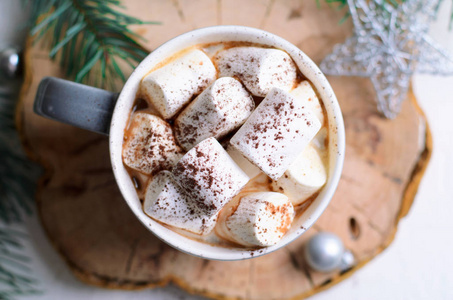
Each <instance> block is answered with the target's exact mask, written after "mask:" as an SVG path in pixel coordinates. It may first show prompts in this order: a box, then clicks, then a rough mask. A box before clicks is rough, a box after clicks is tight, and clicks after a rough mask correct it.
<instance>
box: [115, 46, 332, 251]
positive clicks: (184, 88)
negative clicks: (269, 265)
mask: <svg viewBox="0 0 453 300" xmlns="http://www.w3.org/2000/svg"><path fill="white" fill-rule="evenodd" d="M319 99H320V98H319V97H318V96H317V93H316V91H315V90H314V88H313V87H312V85H311V83H310V82H309V81H307V80H306V79H305V77H304V75H303V74H302V73H301V72H300V71H299V69H298V68H297V67H296V65H295V63H294V62H293V60H292V58H291V57H290V56H289V55H288V54H287V53H286V52H285V51H282V50H279V49H274V48H269V47H264V46H261V45H257V44H250V43H240V42H228V43H215V44H201V45H197V46H196V47H191V48H189V49H184V50H182V51H180V52H179V53H177V54H176V55H174V56H172V57H169V58H168V59H166V60H165V61H163V62H162V63H161V64H159V65H158V66H156V67H155V68H154V69H152V70H150V71H149V73H148V74H147V75H146V76H145V77H144V78H143V79H142V81H141V83H140V89H139V92H138V94H137V100H136V105H135V107H134V109H133V110H132V111H131V113H130V121H129V125H128V128H126V129H125V135H124V136H125V137H124V143H123V163H124V165H125V166H126V168H127V170H128V171H129V174H130V176H131V178H132V179H133V181H134V182H135V184H136V189H137V193H138V196H139V198H140V199H141V201H142V206H143V211H144V212H145V213H146V214H147V215H148V216H149V217H150V218H152V219H154V220H156V221H158V222H160V223H161V224H163V225H165V226H167V227H169V228H171V229H172V230H174V231H176V232H178V233H180V234H182V235H185V236H186V237H189V238H193V239H196V240H199V241H203V242H206V243H213V244H216V245H223V246H235V247H244V248H258V247H267V246H271V245H274V244H276V243H278V242H279V241H280V239H281V238H282V237H283V236H284V235H285V233H286V232H287V231H288V229H289V228H290V227H291V224H292V222H293V220H294V218H297V217H298V216H299V215H300V214H301V213H302V212H303V211H304V210H305V209H306V208H307V207H308V206H309V205H310V203H311V202H312V201H313V200H314V199H315V198H316V196H317V194H318V193H319V191H320V190H321V189H322V188H323V186H324V185H325V183H326V180H327V170H328V165H327V164H328V155H329V154H328V153H329V151H328V147H329V144H328V140H329V139H328V136H327V135H328V130H327V128H328V124H327V123H328V122H327V118H326V112H325V109H324V105H323V103H322V102H321V101H320V100H319Z"/></svg>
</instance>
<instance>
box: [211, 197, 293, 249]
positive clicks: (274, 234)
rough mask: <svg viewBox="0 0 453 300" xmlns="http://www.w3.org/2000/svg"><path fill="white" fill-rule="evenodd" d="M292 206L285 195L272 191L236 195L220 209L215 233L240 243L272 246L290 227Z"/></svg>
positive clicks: (251, 245)
mask: <svg viewBox="0 0 453 300" xmlns="http://www.w3.org/2000/svg"><path fill="white" fill-rule="evenodd" d="M293 219H294V207H293V205H292V204H291V202H290V201H289V200H288V197H287V196H285V195H283V194H280V193H274V192H259V193H251V194H248V195H246V196H244V197H242V198H239V197H236V198H235V199H234V200H233V201H231V202H230V203H228V205H227V206H226V207H225V208H224V209H223V210H222V211H221V212H220V216H219V219H218V222H217V226H216V229H215V231H216V233H217V235H219V236H220V237H222V238H224V239H226V240H229V241H232V242H235V243H238V244H240V245H243V246H247V247H253V246H272V245H275V244H276V243H278V241H280V240H281V238H282V237H283V235H284V234H285V233H286V232H287V231H288V229H289V228H290V227H291V223H292V221H293Z"/></svg>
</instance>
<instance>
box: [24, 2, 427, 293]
mask: <svg viewBox="0 0 453 300" xmlns="http://www.w3.org/2000/svg"><path fill="white" fill-rule="evenodd" d="M321 2H323V1H321ZM124 5H127V11H128V12H129V13H130V14H132V15H135V16H137V17H139V18H141V19H144V20H153V21H162V22H163V25H150V26H141V27H137V28H134V29H135V30H136V32H138V33H140V34H142V35H143V36H144V37H145V38H146V39H147V41H148V42H147V47H148V48H149V49H150V50H151V49H154V48H155V47H157V46H158V45H159V44H161V43H163V42H165V41H166V40H168V39H170V38H172V37H174V36H176V35H178V34H180V33H183V32H185V31H188V30H191V29H194V28H198V27H203V26H208V25H216V24H240V25H247V26H253V27H259V28H262V29H265V30H268V31H270V32H272V33H275V34H277V35H280V36H282V37H283V38H286V39H288V40H289V41H291V42H292V43H294V44H295V45H297V46H298V47H300V48H301V49H302V50H303V51H305V52H306V53H307V54H308V55H309V56H310V57H312V58H313V60H315V62H317V63H319V62H320V60H321V59H322V58H323V57H324V56H325V55H326V54H327V53H329V52H330V51H331V50H332V48H333V45H334V44H335V43H339V42H342V41H344V40H345V38H346V37H348V36H349V35H351V28H352V27H351V26H352V25H351V24H350V23H348V22H346V23H344V24H342V25H339V24H338V22H339V20H340V19H341V18H342V17H343V15H344V11H343V12H339V11H336V10H334V9H332V8H329V7H325V6H324V5H322V7H321V8H318V7H317V6H316V1H315V0H306V1H299V0H294V1H291V0H284V1H283V0H282V1H277V0H274V1H272V0H253V1H243V0H228V1H226V0H218V1H212V0H198V1H190V0H174V1H162V0H149V1H148V0H147V1H141V0H134V1H132V0H131V1H124ZM26 59H27V61H26V65H27V70H26V83H25V84H24V87H23V91H22V98H21V105H20V106H19V109H18V114H17V117H18V118H17V120H18V125H19V128H20V130H21V133H22V137H23V143H24V145H25V146H26V148H27V150H28V152H29V155H30V156H31V157H32V158H34V159H36V160H38V161H39V162H40V163H41V164H42V165H43V166H44V167H45V169H46V173H45V175H44V176H43V178H42V180H41V181H40V183H39V190H38V193H37V204H38V209H39V215H40V217H41V221H42V224H43V226H44V228H45V230H46V232H47V235H48V237H49V239H50V240H51V241H52V243H53V245H54V246H55V249H56V250H57V251H58V252H59V253H60V254H61V255H62V256H63V258H64V259H65V261H66V262H67V264H68V266H69V267H70V268H71V270H72V271H73V272H74V274H75V275H76V276H77V277H78V278H80V279H81V280H82V281H84V282H86V283H89V284H93V285H97V286H100V287H108V288H118V289H141V288H151V287H156V286H162V285H165V284H167V283H169V282H175V283H176V284H178V285H179V286H181V287H182V288H184V289H186V290H187V291H189V292H192V293H197V294H201V295H205V296H209V297H213V298H222V299H289V298H303V297H307V296H309V295H312V294H314V293H316V292H319V291H320V290H323V289H326V288H328V287H330V286H332V285H334V284H336V283H338V282H339V281H341V280H342V279H344V278H346V277H347V276H349V275H350V274H352V273H353V272H354V271H356V270H357V269H359V268H360V267H362V266H363V265H365V264H366V263H367V262H368V261H370V260H371V259H372V258H373V257H375V256H376V255H377V254H379V253H380V252H381V251H382V250H383V249H385V248H386V247H387V246H388V245H389V244H390V243H391V242H392V240H393V238H394V235H395V232H396V229H397V225H398V222H399V220H400V219H401V218H402V217H403V216H405V215H406V214H407V212H408V211H409V208H410V206H411V204H412V201H413V199H414V196H415V193H416V191H417V188H418V184H419V182H420V180H421V177H422V175H423V172H424V170H425V168H426V166H427V163H428V161H429V157H430V155H431V151H432V142H431V135H430V132H429V129H428V124H427V122H426V119H425V116H424V114H423V112H422V111H421V110H420V108H419V107H418V105H417V103H416V101H415V98H414V96H413V94H412V92H410V93H409V96H408V99H407V101H405V102H404V104H403V108H402V112H401V114H400V115H399V116H398V117H397V118H396V119H395V120H392V121H390V120H386V119H383V118H381V116H380V115H379V113H378V112H377V110H376V105H375V103H374V95H375V94H374V90H373V87H372V85H371V83H370V81H369V80H368V79H362V78H352V77H349V78H340V77H331V78H329V80H330V82H331V84H332V87H333V89H334V91H335V93H336V95H337V97H338V99H339V101H340V105H341V107H342V110H343V113H344V118H345V125H346V139H347V149H346V160H345V166H344V171H343V175H342V178H341V181H340V185H339V187H338V190H337V192H336V194H335V197H334V198H333V200H332V202H331V204H330V206H329V207H328V208H327V210H326V211H325V213H324V214H323V215H322V217H321V218H320V219H319V220H318V221H317V222H316V224H315V225H314V226H313V227H312V228H311V229H310V230H308V231H307V232H306V233H305V234H304V235H303V236H302V237H301V238H299V239H298V240H297V241H295V242H293V243H292V244H290V245H289V246H288V247H286V248H284V249H281V250H279V251H276V252H274V253H271V254H269V255H266V256H264V257H259V258H255V259H251V260H246V261H238V262H218V261H208V260H203V259H200V258H196V257H192V256H189V255H187V254H184V253H181V252H178V251H176V250H174V249H172V248H171V247H169V246H167V245H166V244H164V243H162V242H161V241H159V240H158V239H157V238H155V237H154V236H153V235H152V234H151V233H150V232H149V231H148V230H147V229H146V228H145V227H144V226H142V225H141V224H140V223H139V222H138V221H137V220H136V219H135V218H134V216H133V214H132V213H131V212H130V210H129V208H128V207H127V205H126V203H125V202H124V201H123V199H122V198H121V195H120V193H119V191H118V188H117V186H116V184H115V180H114V177H113V174H112V172H111V167H110V161H109V156H108V140H107V138H105V137H102V136H99V135H96V134H93V133H89V132H86V131H83V130H79V129H76V128H73V127H70V126H66V125H62V124H59V123H56V122H53V121H49V120H46V119H43V118H41V117H38V116H36V115H35V114H33V112H32V103H33V99H34V96H35V93H36V89H37V85H38V83H39V81H40V80H41V78H43V77H44V76H49V75H52V76H59V75H60V70H59V69H58V66H57V65H56V64H55V63H52V62H50V61H49V59H48V58H47V54H46V52H45V51H43V50H41V49H40V47H38V46H34V47H28V51H27V55H26ZM322 230H326V231H331V232H334V233H336V234H338V235H339V236H340V237H341V238H342V240H343V241H344V243H345V245H346V247H347V248H349V249H351V250H352V252H353V253H354V255H355V256H356V258H357V260H358V264H357V266H355V267H354V268H352V269H351V270H349V271H348V272H346V273H344V274H339V273H338V272H334V273H331V274H321V273H316V272H313V271H311V270H310V269H308V268H307V266H306V265H305V263H304V261H303V259H302V255H301V249H302V246H303V244H304V241H306V240H307V238H309V237H310V236H311V235H313V234H314V233H316V232H318V231H322Z"/></svg>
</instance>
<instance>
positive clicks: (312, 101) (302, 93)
mask: <svg viewBox="0 0 453 300" xmlns="http://www.w3.org/2000/svg"><path fill="white" fill-rule="evenodd" d="M290 94H291V96H293V98H294V99H296V100H297V101H301V102H302V103H303V105H304V106H306V107H307V108H308V109H310V110H311V111H312V112H313V113H314V114H315V116H316V117H317V118H318V120H319V122H320V123H321V124H324V112H323V110H322V106H321V102H319V99H318V96H316V92H315V91H314V90H313V88H312V86H311V85H310V83H309V82H308V81H307V80H304V81H302V82H301V83H300V84H299V85H298V86H297V87H296V88H295V89H294V90H292V91H291V92H290Z"/></svg>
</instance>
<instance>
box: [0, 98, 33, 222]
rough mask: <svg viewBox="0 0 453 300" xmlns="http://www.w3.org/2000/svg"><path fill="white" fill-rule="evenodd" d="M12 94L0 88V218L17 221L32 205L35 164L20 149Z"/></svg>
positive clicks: (30, 209)
mask: <svg viewBox="0 0 453 300" xmlns="http://www.w3.org/2000/svg"><path fill="white" fill-rule="evenodd" d="M15 98H16V97H15V94H14V93H10V92H5V91H0V221H2V222H5V223H11V222H15V221H21V220H22V217H23V215H24V213H25V214H30V213H31V212H32V207H33V194H34V190H35V182H36V179H37V178H38V175H39V173H40V170H39V168H38V167H37V166H36V165H35V164H33V163H32V162H30V161H29V160H28V159H27V157H26V155H25V153H24V152H23V151H22V146H21V143H20V139H19V136H18V134H17V132H16V128H15V124H14V111H15V101H14V100H15Z"/></svg>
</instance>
